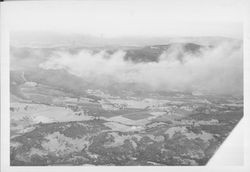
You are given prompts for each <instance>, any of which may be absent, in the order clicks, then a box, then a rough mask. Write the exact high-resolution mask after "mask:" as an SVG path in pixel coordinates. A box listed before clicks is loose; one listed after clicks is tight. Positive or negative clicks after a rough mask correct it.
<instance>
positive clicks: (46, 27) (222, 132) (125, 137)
mask: <svg viewBox="0 0 250 172" xmlns="http://www.w3.org/2000/svg"><path fill="white" fill-rule="evenodd" d="M113 5H114V6H117V8H116V9H115V8H111V7H109V6H108V5H105V4H104V5H103V4H99V5H98V6H94V5H93V4H92V3H89V4H85V5H83V6H73V5H72V6H71V9H72V10H71V11H69V14H70V15H68V14H64V15H62V18H60V16H59V15H58V16H57V15H55V16H53V14H54V13H55V12H56V13H58V14H63V9H62V10H61V9H60V10H59V9H56V8H53V9H52V8H51V9H50V8H48V9H47V11H46V10H45V11H46V14H45V15H41V14H43V13H42V12H41V11H42V10H41V11H39V10H38V11H36V10H34V11H31V12H33V13H34V15H30V14H29V13H28V12H26V13H25V12H23V13H22V14H23V16H20V18H21V17H27V18H28V19H24V20H23V21H22V22H23V23H22V24H21V23H19V22H15V23H17V24H16V30H14V31H12V32H10V45H9V53H10V57H9V58H10V59H9V60H10V67H9V70H10V71H9V72H10V79H9V82H10V83H9V84H10V93H9V95H10V107H9V111H10V121H9V122H10V165H11V166H203V165H206V164H207V163H208V161H209V160H210V159H211V157H212V156H213V155H214V154H215V153H216V151H217V150H218V149H219V147H220V146H221V144H222V143H223V142H224V141H225V139H226V138H227V136H228V135H229V134H230V132H231V131H232V130H233V129H234V127H235V126H236V125H237V123H238V122H239V121H240V120H241V118H242V117H243V98H244V97H243V95H244V94H243V40H242V30H241V29H242V25H241V24H240V23H234V22H227V23H225V22H222V23H220V22H218V21H212V22H211V21H210V20H209V19H208V18H206V17H204V21H202V22H200V20H198V19H197V21H192V22H190V21H187V20H185V21H182V20H180V19H178V18H177V19H173V20H171V19H172V16H171V14H172V13H171V9H170V8H171V7H168V8H166V9H164V8H165V7H161V6H160V5H157V4H156V6H155V7H152V8H155V9H157V10H155V11H157V12H158V13H155V14H152V13H150V16H149V15H147V14H148V13H146V12H145V11H147V8H150V7H151V6H149V5H147V6H145V7H141V8H137V7H138V4H134V5H133V6H132V7H131V5H128V6H126V5H124V4H122V5H120V4H119V3H118V4H116V3H114V4H113ZM111 6H112V5H111ZM73 7H74V8H73ZM118 7H119V8H118ZM65 8H68V7H65ZM92 8H95V9H97V10H93V9H92ZM27 9H28V8H27ZM37 9H38V8H37ZM111 9H112V10H111ZM168 9H169V10H170V11H168ZM84 10H85V11H84ZM165 10H166V11H165ZM175 10H176V11H178V8H177V9H175ZM182 10H183V9H182ZM97 11H98V12H97ZM165 12H166V14H165ZM217 12H218V11H217ZM47 13H48V14H50V15H51V16H52V17H51V18H50V17H48V16H47ZM28 14H29V15H28ZM38 14H39V15H38ZM163 14H165V15H163ZM185 14H186V13H185V11H184V12H183V13H182V15H183V16H184V15H185ZM215 15H216V11H215ZM114 16H115V18H114ZM204 16H206V15H204ZM72 18H74V20H72ZM156 18H157V19H159V20H155V19H156ZM184 18H185V17H184ZM183 20H184V19H183ZM206 20H207V21H206ZM13 23H14V22H13ZM41 23H42V24H41ZM13 26H14V24H13ZM17 26H19V27H17Z"/></svg>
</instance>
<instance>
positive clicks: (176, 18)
mask: <svg viewBox="0 0 250 172" xmlns="http://www.w3.org/2000/svg"><path fill="white" fill-rule="evenodd" d="M242 2H243V1H242V0H165V1H160V0H154V1H153V0H151V1H147V0H144V1H140V0H137V1H132V0H126V1H125V0H124V1H119V0H118V1H114V0H102V1H98V0H94V1H81V2H79V1H71V2H68V1H67V2H63V1H60V2H49V3H47V2H39V1H38V2H31V1H24V2H17V1H14V2H6V3H5V4H4V5H5V6H4V8H3V10H4V11H3V12H4V14H5V15H6V16H7V19H8V21H7V22H8V25H9V27H10V29H11V30H25V31H29V30H39V31H55V32H62V33H65V32H66V33H82V34H91V35H95V36H104V37H121V36H144V35H146V36H227V37H236V38H239V37H241V36H242V25H241V24H242V23H241V22H242V21H243V16H244V10H243V5H242V4H243V3H242Z"/></svg>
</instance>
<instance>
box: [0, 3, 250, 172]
mask: <svg viewBox="0 0 250 172" xmlns="http://www.w3.org/2000/svg"><path fill="white" fill-rule="evenodd" d="M5 3H8V2H4V3H1V20H0V21H1V37H0V38H1V46H0V47H1V171H2V172H15V171H18V172H22V171H23V172H29V171H30V172H33V171H37V172H40V171H44V170H46V171H47V172H52V171H53V172H55V171H60V172H62V171H64V170H65V171H69V170H74V171H83V170H88V171H99V170H108V171H110V172H113V171H116V172H117V170H121V171H127V170H136V171H138V170H143V171H145V172H147V171H148V172H151V171H152V170H159V171H166V170H167V171H185V172H186V171H187V172H188V171H190V172H191V171H192V172H196V171H201V170H205V171H227V172H231V171H232V172H234V171H236V170H237V171H250V164H249V163H246V162H250V137H249V133H248V132H247V131H248V130H249V124H250V120H249V112H250V102H249V93H250V90H249V88H250V77H249V76H250V59H249V57H250V49H249V47H250V34H249V33H250V32H249V31H250V27H249V20H250V18H249V14H250V12H249V11H250V8H249V1H247V0H246V1H245V5H246V16H245V19H244V93H245V94H244V117H243V120H242V121H241V122H240V126H241V127H240V128H239V126H237V127H236V128H235V131H234V132H236V131H237V132H238V133H244V160H245V163H244V164H243V165H242V166H223V164H220V165H216V166H214V165H213V166H211V164H210V165H209V166H201V167H169V166H164V167H87V166H84V167H78V166H74V167H71V166H66V167H58V166H56V167H10V166H9V163H10V159H9V138H10V137H9V136H10V131H9V115H8V114H9V108H8V107H9V102H10V101H9V31H10V30H9V28H8V16H5V15H4V14H6V12H5V10H6V8H5ZM15 3H17V2H15ZM247 9H248V10H247ZM247 12H248V13H247ZM237 132H236V133H237ZM227 156H234V155H227ZM222 158H223V157H222ZM222 158H221V160H222V162H223V159H222ZM224 158H225V156H224Z"/></svg>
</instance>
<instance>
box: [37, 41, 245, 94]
mask: <svg viewBox="0 0 250 172" xmlns="http://www.w3.org/2000/svg"><path fill="white" fill-rule="evenodd" d="M180 51H181V50H180V48H179V47H178V46H176V47H174V46H173V47H171V49H170V50H168V51H165V52H163V53H162V54H161V55H160V57H159V59H160V60H159V61H158V62H147V63H133V62H131V61H125V60H124V56H125V55H126V51H124V50H117V51H115V52H114V53H112V54H109V53H108V52H107V51H105V50H103V51H100V52H98V53H95V52H93V51H91V50H82V51H80V52H79V53H77V54H74V55H72V54H70V53H69V52H65V51H58V52H56V53H55V55H54V56H53V57H51V58H50V59H49V60H47V61H46V62H44V63H41V64H40V67H41V68H43V69H65V70H67V71H68V72H70V73H72V74H74V75H77V76H81V77H82V78H83V79H86V80H89V81H93V82H107V79H108V80H110V81H111V80H112V81H115V82H118V83H137V84H142V85H145V86H149V87H150V88H151V89H154V90H181V91H187V90H188V91H192V90H205V91H209V92H215V93H223V94H224V93H226V94H228V93H229V94H242V91H243V50H242V43H241V42H239V41H227V42H223V43H221V44H219V45H216V47H214V48H210V49H202V51H201V53H199V54H198V55H197V54H190V53H184V61H180V60H179V57H178V52H180ZM110 84H112V83H110Z"/></svg>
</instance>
